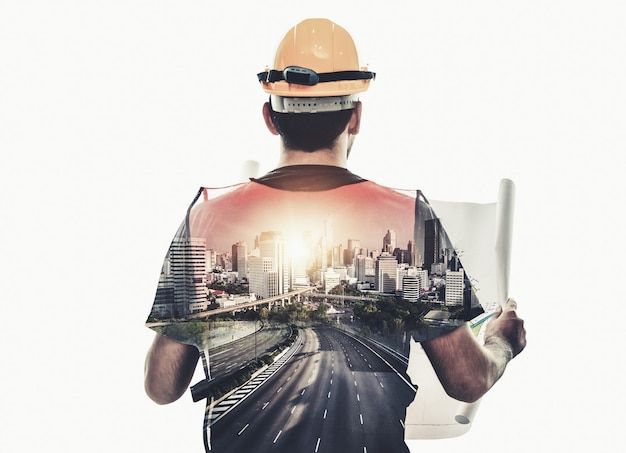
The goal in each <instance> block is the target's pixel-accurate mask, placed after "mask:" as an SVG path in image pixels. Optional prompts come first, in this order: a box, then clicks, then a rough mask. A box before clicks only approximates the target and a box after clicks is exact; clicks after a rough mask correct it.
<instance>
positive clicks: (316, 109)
mask: <svg viewBox="0 0 626 453" xmlns="http://www.w3.org/2000/svg"><path fill="white" fill-rule="evenodd" d="M270 99H271V102H272V110H274V111H275V112H278V113H320V112H336V111H339V110H349V109H353V108H354V107H356V104H357V102H358V101H359V96H358V95H356V94H350V95H347V96H325V97H299V98H296V97H285V96H277V95H275V94H272V95H271V96H270Z"/></svg>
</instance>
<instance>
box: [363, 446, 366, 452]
mask: <svg viewBox="0 0 626 453" xmlns="http://www.w3.org/2000/svg"><path fill="white" fill-rule="evenodd" d="M363 453H367V447H366V446H365V445H363Z"/></svg>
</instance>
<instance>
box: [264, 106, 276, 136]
mask: <svg viewBox="0 0 626 453" xmlns="http://www.w3.org/2000/svg"><path fill="white" fill-rule="evenodd" d="M263 119H264V120H265V126H267V130H268V131H270V132H271V133H272V134H274V135H278V130H276V126H274V122H273V121H272V117H271V115H270V103H269V102H266V103H265V104H263Z"/></svg>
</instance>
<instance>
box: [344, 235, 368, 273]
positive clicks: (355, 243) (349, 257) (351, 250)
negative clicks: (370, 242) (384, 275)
mask: <svg viewBox="0 0 626 453" xmlns="http://www.w3.org/2000/svg"><path fill="white" fill-rule="evenodd" d="M360 248H361V241H359V240H358V239H348V248H347V249H346V250H345V254H344V255H345V258H344V264H345V265H346V266H348V265H350V264H354V257H355V256H356V255H358V253H356V249H360ZM364 255H366V253H364Z"/></svg>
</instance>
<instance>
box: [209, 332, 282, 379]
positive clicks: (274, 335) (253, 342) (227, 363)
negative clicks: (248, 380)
mask: <svg viewBox="0 0 626 453" xmlns="http://www.w3.org/2000/svg"><path fill="white" fill-rule="evenodd" d="M289 330H290V328H289V327H288V326H285V325H279V326H276V325H272V324H269V325H266V326H264V327H263V328H262V329H260V330H258V331H256V332H255V333H251V334H249V335H246V336H245V337H243V338H240V339H239V340H236V341H233V342H231V343H226V344H224V345H222V346H218V347H216V348H212V349H210V350H209V367H210V370H211V377H213V378H216V377H219V376H222V375H224V374H227V373H230V372H233V371H235V370H237V369H238V368H241V367H243V366H244V365H246V364H247V363H249V362H250V361H251V360H253V359H254V358H255V356H261V355H263V354H264V353H265V352H267V351H270V350H272V349H273V348H274V347H275V346H276V345H277V344H278V343H280V342H281V341H283V340H284V339H285V336H286V335H287V334H288V333H289ZM255 335H256V338H255Z"/></svg>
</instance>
